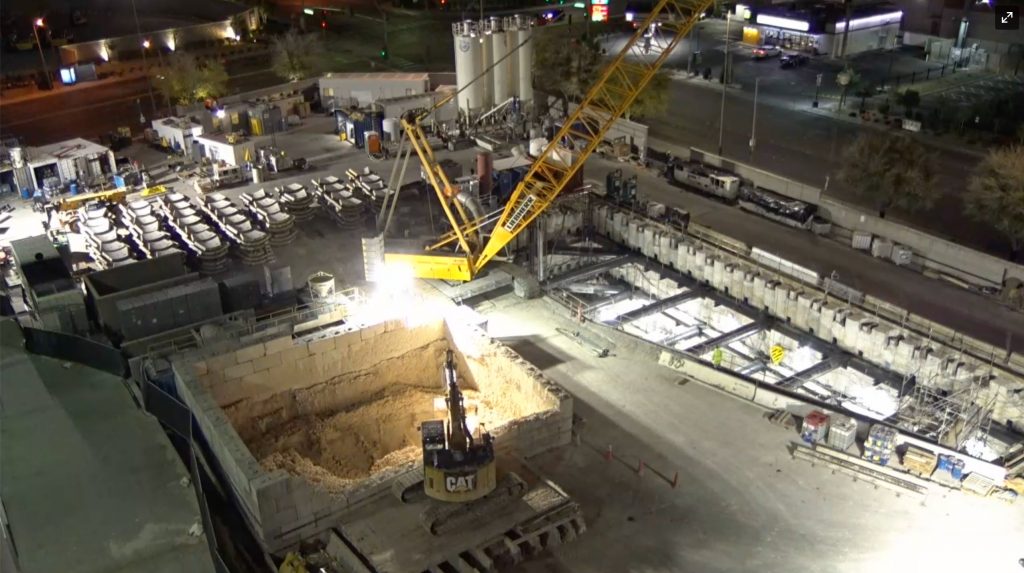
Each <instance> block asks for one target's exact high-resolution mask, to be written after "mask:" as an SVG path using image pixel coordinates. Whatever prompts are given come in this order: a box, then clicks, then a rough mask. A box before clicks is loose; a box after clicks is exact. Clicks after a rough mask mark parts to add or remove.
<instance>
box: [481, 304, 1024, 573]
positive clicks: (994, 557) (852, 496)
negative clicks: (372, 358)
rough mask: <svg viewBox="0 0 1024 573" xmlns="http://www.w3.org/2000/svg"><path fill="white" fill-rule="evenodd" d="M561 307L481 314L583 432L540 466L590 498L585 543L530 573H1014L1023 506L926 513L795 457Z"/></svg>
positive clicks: (768, 430)
mask: <svg viewBox="0 0 1024 573" xmlns="http://www.w3.org/2000/svg"><path fill="white" fill-rule="evenodd" d="M551 308H552V307H551V306H549V305H548V304H547V303H545V302H543V301H527V302H524V301H521V300H518V299H514V298H512V296H511V295H509V296H508V297H505V298H503V299H499V300H497V301H495V302H494V303H493V307H492V308H491V309H489V310H485V313H486V314H488V316H489V317H490V318H491V323H490V324H491V329H492V334H493V335H495V336H497V337H498V338H501V339H503V340H505V341H506V342H507V343H508V344H510V345H511V346H512V347H513V348H515V349H516V350H517V351H518V352H520V353H522V354H523V356H524V357H525V358H526V359H528V360H530V361H531V362H533V363H534V364H538V365H541V366H540V367H541V368H542V370H543V371H544V373H545V374H546V375H547V376H549V377H551V378H552V379H553V380H555V381H556V382H558V383H559V384H562V385H563V386H564V387H565V388H567V389H568V390H569V392H571V393H572V394H573V397H574V404H575V408H576V412H577V413H578V414H579V415H580V416H581V417H582V418H583V419H584V420H585V423H584V425H583V428H582V432H581V445H579V446H575V447H572V446H570V447H568V448H563V449H562V450H559V451H556V452H551V453H548V454H544V455H542V456H539V457H538V458H536V459H535V460H533V461H534V463H535V464H536V465H537V466H538V467H540V468H541V469H542V470H543V471H544V472H545V473H546V474H548V475H549V476H550V477H551V478H552V479H553V480H554V481H555V482H556V483H558V484H559V485H561V486H562V487H563V488H565V489H566V491H567V492H568V493H569V494H570V495H572V496H573V497H575V498H576V499H577V500H578V501H579V502H580V504H581V506H582V508H583V511H584V515H585V517H586V519H587V525H588V531H587V533H586V534H585V535H583V536H581V537H580V538H579V539H578V540H576V541H574V542H573V543H571V544H568V545H566V546H564V547H562V548H560V549H558V550H556V551H555V552H554V555H552V556H542V557H541V558H540V559H539V560H537V561H535V562H531V563H527V564H525V565H524V566H522V567H521V568H520V569H519V570H520V571H523V572H528V573H562V572H570V571H571V572H574V573H581V572H591V571H593V572H606V571H623V572H625V571H635V572H666V573H667V572H683V571H694V572H701V573H717V572H723V573H726V572H728V573H735V572H737V571H758V572H769V573H774V572H779V573H782V572H792V571H810V570H814V571H823V570H825V571H834V572H837V573H847V572H849V573H854V572H857V573H860V572H863V571H873V572H879V573H889V572H893V573H895V572H897V571H907V570H909V568H910V567H911V564H913V568H914V569H915V570H916V569H917V568H920V570H922V571H925V570H934V571H986V572H993V573H996V572H1000V573H1002V572H1005V573H1013V572H1014V571H1016V570H1018V569H1019V567H1018V566H1017V564H1016V560H1017V559H1018V558H1020V557H1021V547H1020V544H1019V543H1018V542H1017V540H1018V539H1020V538H1021V536H1022V535H1024V519H1022V511H1024V507H1022V506H1020V505H1016V506H1007V505H1002V504H998V503H995V502H990V501H989V500H986V501H982V500H978V499H972V498H968V497H966V496H952V495H951V496H950V497H948V498H935V499H929V500H928V501H927V503H926V504H925V505H923V506H922V504H921V501H920V500H918V499H914V498H911V497H908V496H904V497H897V496H896V495H895V494H894V493H892V492H890V491H888V490H876V489H874V488H873V487H872V486H870V485H867V484H865V483H863V482H854V481H852V480H851V479H850V478H849V477H845V476H842V475H833V474H832V473H831V472H829V471H828V470H827V469H825V468H821V467H812V466H810V465H809V464H806V463H804V462H797V461H792V460H791V459H790V458H789V455H788V454H787V452H786V449H785V448H786V444H787V443H788V442H790V441H791V440H794V439H796V438H797V436H796V435H795V434H794V433H789V432H786V431H785V430H782V429H780V428H776V427H774V426H771V425H769V424H768V422H767V421H765V420H763V419H762V418H761V416H762V414H763V411H762V410H761V409H760V408H758V407H755V406H753V405H750V404H749V403H746V402H741V401H739V400H737V399H735V398H733V397H731V396H727V395H725V394H722V393H720V392H717V391H715V390H711V389H709V388H706V387H704V386H702V385H701V384H699V383H698V382H692V381H686V380H681V379H680V378H679V376H678V374H677V373H674V372H672V371H670V370H668V369H665V368H662V367H660V366H658V365H657V364H656V363H654V362H653V361H650V360H646V359H638V358H637V357H636V355H634V354H633V352H632V350H631V349H630V348H629V346H630V343H629V342H628V341H625V340H624V337H622V338H620V337H615V338H613V339H612V341H613V343H614V344H616V350H615V354H616V355H615V356H613V357H609V358H603V359H601V358H596V357H595V356H594V355H593V354H591V353H588V352H587V351H585V350H584V349H583V348H582V347H580V346H578V345H576V344H575V343H573V342H571V341H569V339H568V338H566V337H565V336H564V335H562V334H559V333H558V332H557V331H556V328H559V327H561V328H568V329H571V330H576V329H578V328H579V326H578V325H577V324H575V323H572V322H569V321H567V320H565V319H564V318H561V316H564V315H560V313H558V312H552V310H551ZM542 316H543V317H544V318H543V319H540V318H538V317H542ZM608 446H612V449H613V452H614V453H615V456H616V458H617V459H616V461H613V462H607V461H605V459H604V458H603V457H602V453H603V452H604V451H605V450H606V449H607V447H608ZM640 460H643V461H644V463H645V464H646V469H645V471H644V473H643V475H642V476H641V475H638V474H637V472H636V470H635V468H636V467H637V466H636V464H637V462H639V461H640ZM677 471H678V472H679V482H678V483H679V485H678V487H677V488H675V489H673V488H672V487H670V484H669V480H671V479H672V478H673V476H674V475H675V472H677ZM659 474H660V476H663V477H660V476H659ZM951 539H955V545H956V547H957V550H956V551H953V550H950V544H951Z"/></svg>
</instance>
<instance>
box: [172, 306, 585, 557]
mask: <svg viewBox="0 0 1024 573" xmlns="http://www.w3.org/2000/svg"><path fill="white" fill-rule="evenodd" d="M249 344H250V345H248V346H245V347H243V348H239V349H237V350H234V351H233V352H221V353H219V354H216V355H210V354H208V353H207V354H201V353H200V354H198V355H190V356H182V357H178V358H176V359H175V360H174V361H173V363H174V368H175V373H176V378H177V385H178V389H179V393H180V395H181V396H182V398H183V400H185V402H186V403H187V404H188V405H189V406H190V407H191V408H192V410H193V413H194V414H195V415H196V418H197V421H198V423H199V426H200V428H201V429H202V432H203V434H204V437H205V438H206V440H207V442H208V443H209V444H210V447H211V449H212V450H213V452H214V456H215V457H216V458H217V462H218V464H219V465H220V466H221V468H222V470H223V473H224V474H225V475H226V476H227V478H228V481H229V482H230V483H231V487H232V488H233V489H234V490H235V494H236V497H237V498H238V499H239V501H240V505H241V506H243V507H244V509H245V514H246V517H247V519H248V520H249V521H250V524H251V525H252V526H253V529H254V531H256V533H257V536H258V537H259V538H260V539H261V541H262V542H263V543H264V545H265V546H266V548H267V549H268V550H269V551H271V552H278V551H281V550H284V549H286V548H288V547H291V546H294V544H295V543H297V542H299V541H300V540H302V539H308V538H310V537H314V536H316V535H317V534H318V533H321V532H323V531H326V530H327V529H329V528H331V527H334V526H336V525H337V524H338V523H340V522H341V518H342V516H343V515H345V514H346V513H347V512H349V511H351V510H352V509H353V508H354V507H356V506H358V505H361V504H364V502H366V501H367V500H369V499H371V498H373V497H374V496H376V495H378V494H380V493H381V492H384V491H386V490H387V489H388V487H389V486H390V483H391V481H393V479H394V478H395V477H396V476H397V475H400V474H401V473H403V472H406V471H408V470H409V469H410V468H411V467H414V466H415V465H417V464H419V463H421V456H420V446H419V444H420V436H419V430H418V427H419V424H420V423H421V422H422V421H424V420H432V419H443V418H445V417H446V415H445V412H444V410H443V395H444V394H443V386H442V380H443V378H442V374H441V366H442V363H443V360H444V356H445V352H446V351H447V350H448V349H451V350H452V351H453V352H454V355H455V360H456V365H457V372H458V376H459V382H460V386H461V387H462V388H463V390H464V392H465V397H466V401H467V405H468V407H469V408H468V412H469V414H470V420H469V421H470V424H471V425H472V424H479V425H482V426H483V427H484V428H485V429H486V430H487V431H490V432H491V433H492V434H493V435H494V436H495V445H496V449H497V451H498V454H499V456H501V455H512V456H516V457H525V456H530V455H534V454H536V453H539V452H541V451H544V450H547V449H550V448H552V447H556V446H559V445H563V444H566V443H568V441H569V439H570V434H571V424H572V401H571V398H570V397H569V396H568V394H566V393H565V392H564V391H563V390H562V389H561V388H559V387H558V386H557V385H555V384H553V383H551V382H549V381H547V380H546V379H545V378H544V377H543V375H542V374H541V373H540V372H539V371H538V370H536V369H535V368H534V367H532V366H531V365H530V364H528V363H527V362H525V361H524V360H523V359H522V358H520V357H519V356H518V355H517V354H515V353H514V352H513V351H511V350H510V349H509V348H507V347H505V346H504V345H502V344H500V343H498V342H495V341H493V340H491V339H490V338H488V337H486V336H485V335H484V334H483V333H482V332H480V331H479V330H476V329H473V328H471V327H468V326H466V325H464V324H463V323H461V322H457V321H455V320H453V319H448V320H442V319H438V320H433V321H430V322H427V323H423V324H418V325H415V326H408V325H406V324H405V323H403V322H401V321H392V322H386V323H380V324H376V325H373V326H368V327H365V328H360V329H352V330H347V331H344V332H338V333H334V334H333V335H330V336H324V337H322V338H319V339H315V340H307V341H305V342H303V341H295V340H292V338H291V337H290V336H289V337H280V338H276V339H271V340H264V341H262V342H259V343H257V344H251V343H249Z"/></svg>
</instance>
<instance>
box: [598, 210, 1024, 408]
mask: <svg viewBox="0 0 1024 573" xmlns="http://www.w3.org/2000/svg"><path fill="white" fill-rule="evenodd" d="M594 218H595V221H600V220H602V219H603V221H602V222H600V223H595V227H596V228H598V229H600V228H605V229H607V230H608V235H607V236H608V238H609V239H612V240H615V237H616V236H618V237H619V242H621V243H623V244H625V245H626V246H628V247H631V248H639V247H640V246H641V245H640V242H639V241H640V238H639V237H640V235H639V234H638V233H635V232H632V231H630V232H625V233H622V232H621V230H622V229H639V228H640V227H641V226H644V227H650V226H657V225H658V224H657V223H654V222H652V221H650V220H648V219H645V218H641V217H638V216H636V215H633V214H629V213H624V212H622V211H618V210H616V209H612V208H609V207H606V206H601V207H598V208H597V209H595V212H594ZM616 229H618V230H619V231H616ZM661 232H662V233H664V234H670V235H673V238H674V241H675V244H676V245H677V253H676V256H675V257H674V258H669V261H670V262H669V266H671V267H673V268H674V269H675V270H677V271H679V272H682V273H686V274H689V275H690V276H692V277H693V278H695V279H697V280H699V281H701V282H704V283H706V284H708V285H711V286H713V287H715V288H716V289H718V290H720V291H722V292H725V293H727V294H728V295H729V296H732V297H733V298H737V299H738V300H743V301H745V302H747V303H748V304H751V305H753V306H754V307H756V308H760V309H764V310H766V311H767V312H768V313H769V314H771V315H772V316H774V317H776V318H778V319H780V320H784V321H787V322H789V323H791V324H792V325H793V326H795V327H797V328H800V329H802V330H806V331H807V332H809V333H811V334H814V335H815V336H818V337H819V338H822V339H823V340H826V341H828V342H834V343H835V344H837V345H838V346H840V347H841V348H843V349H844V350H846V351H848V352H850V353H852V354H856V355H861V356H863V357H864V359H866V360H868V361H871V362H873V363H875V364H877V365H879V366H882V367H884V368H888V369H890V370H893V371H895V372H898V373H900V374H904V375H914V376H917V379H918V382H920V383H924V384H932V385H935V386H937V387H940V388H947V387H962V386H963V385H965V384H968V383H969V382H970V381H971V380H972V377H977V376H990V381H989V383H988V385H987V386H986V387H985V388H984V390H983V391H982V392H981V393H980V395H979V396H978V397H977V399H976V401H977V402H978V403H979V404H983V405H985V406H989V405H991V406H992V408H993V417H994V419H995V420H997V421H999V422H1003V423H1005V422H1007V421H1012V422H1014V423H1015V424H1017V425H1021V426H1024V379H1022V378H1021V377H1019V376H1017V375H1015V374H1013V373H1012V372H1010V371H1008V370H1006V369H1003V368H1001V367H999V366H998V365H996V366H990V365H989V364H988V363H981V362H980V361H978V360H977V359H975V358H973V357H972V356H968V355H965V354H964V353H962V352H961V351H960V350H959V349H954V348H950V347H948V346H945V345H944V344H942V343H940V342H938V341H934V340H933V341H931V342H928V341H922V340H921V339H920V337H919V336H918V335H916V334H914V333H913V332H912V331H910V330H907V329H905V328H903V327H901V325H900V324H898V323H895V322H891V321H889V320H887V319H885V318H882V317H876V316H873V315H868V314H865V313H864V312H863V311H861V310H859V309H858V308H857V307H847V306H846V305H845V304H842V303H840V302H837V301H836V300H835V299H829V300H825V299H824V293H823V292H821V291H819V290H818V289H816V288H812V287H809V286H806V285H802V284H797V283H795V282H793V281H791V280H790V279H788V278H787V277H784V276H781V275H778V274H777V273H775V272H774V271H772V270H771V269H766V268H759V269H756V270H750V271H745V272H746V273H747V274H748V275H753V277H752V280H751V281H750V282H751V283H752V288H753V291H754V292H752V293H750V294H747V293H746V292H745V289H744V292H743V293H740V292H739V290H736V291H734V290H733V289H732V288H729V290H728V291H726V289H725V287H726V286H730V287H731V285H732V284H733V283H732V281H731V279H730V280H729V281H726V279H725V274H726V272H725V269H726V267H727V266H729V265H730V264H731V265H734V266H733V267H732V268H733V269H734V270H733V272H734V273H735V272H737V271H736V270H735V269H737V268H748V269H753V268H754V267H753V266H752V265H750V263H749V262H748V261H745V260H743V259H741V258H740V257H737V256H735V255H733V254H731V253H727V252H724V251H722V250H719V249H715V248H714V247H711V246H709V245H706V244H704V243H702V242H698V241H696V240H694V239H693V238H691V237H688V236H683V235H681V234H679V233H676V232H675V231H673V230H671V229H669V228H667V227H661ZM631 236H633V237H634V238H635V242H631V239H630V237H631ZM672 261H674V262H672ZM612 275H613V276H616V277H617V278H619V279H621V280H623V281H626V282H627V283H629V284H631V285H633V286H634V287H636V288H637V289H638V290H640V291H642V292H645V293H647V294H651V295H652V296H658V297H659V298H664V296H660V295H658V294H657V293H655V292H654V290H655V289H652V288H651V286H650V285H651V284H652V283H654V284H657V283H658V282H659V281H660V280H661V277H660V276H659V275H658V274H657V273H656V272H653V271H647V272H644V271H643V270H642V267H640V266H638V265H625V266H623V267H620V268H618V269H614V270H613V271H612ZM649 275H652V276H649ZM744 295H745V296H744ZM939 352H945V353H946V355H947V356H948V357H949V358H948V359H947V360H945V361H939V360H937V359H935V358H933V359H931V360H929V359H928V356H929V355H933V354H935V353H939ZM954 357H955V360H954ZM951 362H955V365H954V366H950V363H951ZM940 363H941V364H942V368H939V364H940ZM923 373H928V374H930V376H923V375H922V374H923Z"/></svg>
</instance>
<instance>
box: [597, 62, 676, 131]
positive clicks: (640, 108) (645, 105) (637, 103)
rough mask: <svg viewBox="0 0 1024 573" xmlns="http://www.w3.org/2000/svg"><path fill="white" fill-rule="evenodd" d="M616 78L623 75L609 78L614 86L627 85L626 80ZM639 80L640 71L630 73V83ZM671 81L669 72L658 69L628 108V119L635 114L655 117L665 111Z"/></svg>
mask: <svg viewBox="0 0 1024 573" xmlns="http://www.w3.org/2000/svg"><path fill="white" fill-rule="evenodd" d="M615 78H621V76H613V78H612V79H610V80H609V82H610V84H611V85H612V86H613V87H618V88H623V87H625V85H626V82H625V80H622V79H615ZM639 80H640V74H639V73H634V74H630V81H629V84H630V85H635V84H636V82H637V81H639ZM671 82H672V80H671V78H670V77H669V75H668V74H667V73H665V72H663V71H661V70H658V72H656V73H655V74H654V76H653V77H651V81H649V82H647V85H646V86H645V87H644V89H643V90H641V91H640V93H639V94H637V96H636V99H635V100H633V104H632V105H631V106H629V108H627V109H626V113H625V117H626V119H633V116H634V115H636V116H639V117H653V116H658V115H661V114H663V113H665V110H666V109H667V108H668V88H669V85H671ZM613 91H614V90H613Z"/></svg>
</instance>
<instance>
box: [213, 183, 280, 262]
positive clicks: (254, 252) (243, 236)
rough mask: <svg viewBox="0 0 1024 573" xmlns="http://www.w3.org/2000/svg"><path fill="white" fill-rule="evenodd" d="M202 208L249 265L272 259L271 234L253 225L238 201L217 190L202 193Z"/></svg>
mask: <svg viewBox="0 0 1024 573" xmlns="http://www.w3.org/2000/svg"><path fill="white" fill-rule="evenodd" d="M203 203H204V204H203V205H201V206H200V209H202V210H203V212H204V213H206V214H207V216H209V217H210V220H211V221H213V223H214V225H216V226H217V227H218V228H219V229H220V231H221V233H223V234H224V235H225V236H226V237H228V239H229V240H230V241H231V242H232V244H234V246H235V253H236V254H237V255H238V257H239V258H240V259H242V263H244V264H246V265H248V266H256V265H264V264H267V263H269V262H272V261H273V260H274V252H273V250H272V249H271V247H270V235H269V234H268V233H266V232H264V231H261V230H259V229H258V228H256V227H255V226H254V225H253V222H252V220H250V219H249V217H248V216H247V215H246V214H245V212H243V211H242V210H241V209H239V208H238V206H237V205H235V203H234V202H233V201H231V200H230V199H228V198H227V197H225V196H224V195H222V194H220V193H212V194H210V195H206V196H205V197H203Z"/></svg>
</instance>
